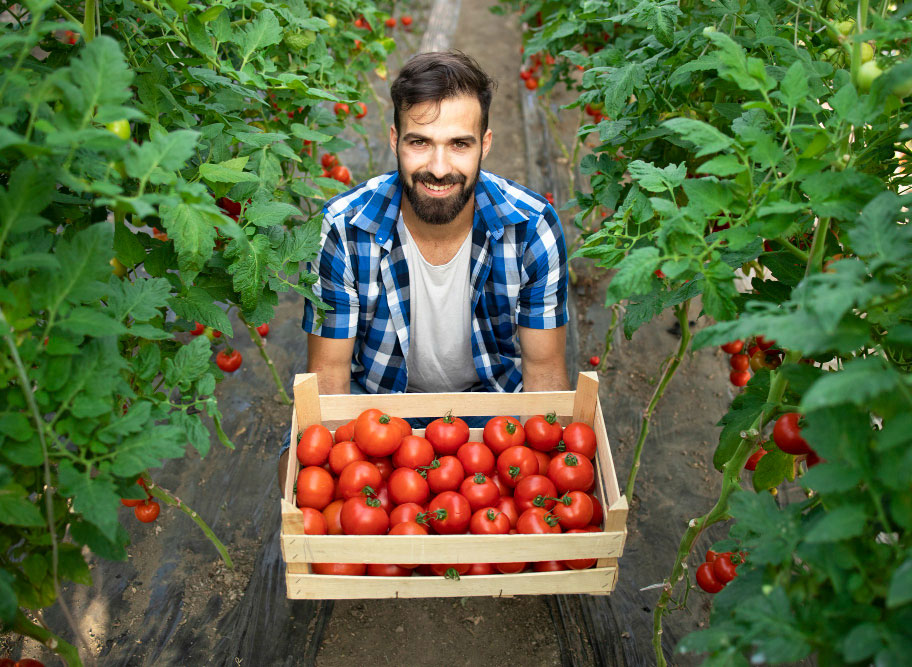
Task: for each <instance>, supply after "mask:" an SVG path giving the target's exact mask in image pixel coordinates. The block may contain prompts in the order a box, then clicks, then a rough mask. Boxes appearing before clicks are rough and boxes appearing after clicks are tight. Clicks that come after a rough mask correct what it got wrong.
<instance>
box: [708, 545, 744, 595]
mask: <svg viewBox="0 0 912 667" xmlns="http://www.w3.org/2000/svg"><path fill="white" fill-rule="evenodd" d="M742 562H744V554H736V553H734V552H731V551H726V552H723V553H716V552H715V551H713V550H712V549H710V550H709V551H707V552H706V559H705V562H704V563H703V564H702V565H700V567H698V568H697V585H698V586H699V587H700V588H702V589H703V590H704V591H706V592H707V593H718V592H719V591H721V590H722V589H723V588H725V586H726V585H727V584H728V582H729V581H731V580H732V579H734V578H735V577H737V576H738V566H739V565H740V564H741V563H742Z"/></svg>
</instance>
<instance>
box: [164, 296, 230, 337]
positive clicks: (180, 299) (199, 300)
mask: <svg viewBox="0 0 912 667" xmlns="http://www.w3.org/2000/svg"><path fill="white" fill-rule="evenodd" d="M168 305H169V306H170V307H171V309H172V310H173V311H174V312H175V313H176V314H177V316H178V317H182V318H183V319H185V320H187V321H189V322H200V323H202V324H205V325H206V326H210V327H212V328H213V329H215V330H216V331H221V332H222V333H223V334H225V335H226V336H228V338H233V337H234V329H233V328H232V326H231V320H229V319H228V316H227V315H226V314H225V311H223V310H222V309H221V308H219V307H218V305H216V304H215V302H214V300H213V298H212V296H211V295H210V294H209V292H207V291H206V290H204V289H202V288H201V287H191V288H190V289H189V290H187V293H186V294H181V295H178V296H174V297H171V298H170V299H169V300H168Z"/></svg>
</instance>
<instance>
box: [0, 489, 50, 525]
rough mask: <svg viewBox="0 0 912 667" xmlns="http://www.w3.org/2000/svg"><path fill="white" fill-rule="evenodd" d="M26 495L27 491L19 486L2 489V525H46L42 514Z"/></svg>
mask: <svg viewBox="0 0 912 667" xmlns="http://www.w3.org/2000/svg"><path fill="white" fill-rule="evenodd" d="M26 495H27V492H26V490H25V489H23V488H22V487H21V486H19V485H18V484H11V485H9V486H7V487H6V488H3V489H0V523H2V524H6V525H7V526H43V525H45V522H44V517H42V516H41V512H39V511H38V508H37V507H35V504H34V503H33V502H31V501H29V500H28V498H27V497H26Z"/></svg>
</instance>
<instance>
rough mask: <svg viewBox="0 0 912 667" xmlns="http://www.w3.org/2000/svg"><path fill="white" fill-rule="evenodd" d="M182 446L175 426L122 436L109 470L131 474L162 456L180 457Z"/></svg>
mask: <svg viewBox="0 0 912 667" xmlns="http://www.w3.org/2000/svg"><path fill="white" fill-rule="evenodd" d="M184 349H186V348H184ZM185 449H186V446H185V440H184V432H183V429H180V428H177V427H175V426H156V427H155V428H154V429H146V430H145V431H142V432H140V433H138V434H136V435H133V436H130V437H128V438H125V439H124V441H123V442H122V443H120V444H119V445H118V446H117V449H116V450H115V452H114V460H113V462H112V464H111V472H112V473H114V474H115V475H117V476H118V477H133V476H135V475H139V474H140V473H141V472H143V471H145V470H147V469H149V468H158V467H160V466H161V465H162V463H164V461H165V459H177V458H180V457H182V456H183V455H184V451H185Z"/></svg>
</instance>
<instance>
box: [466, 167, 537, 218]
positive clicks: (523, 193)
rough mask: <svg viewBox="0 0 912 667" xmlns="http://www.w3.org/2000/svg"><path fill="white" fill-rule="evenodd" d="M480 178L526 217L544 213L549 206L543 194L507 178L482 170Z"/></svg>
mask: <svg viewBox="0 0 912 667" xmlns="http://www.w3.org/2000/svg"><path fill="white" fill-rule="evenodd" d="M480 179H481V180H482V182H483V183H484V184H485V185H486V186H487V187H489V188H491V189H492V190H495V191H496V192H498V193H499V194H500V195H501V196H502V197H503V198H504V199H505V200H506V201H507V202H508V203H509V204H511V205H512V206H513V207H514V208H515V209H517V210H518V211H520V212H522V213H525V214H527V217H538V216H541V215H545V213H546V211H547V209H548V208H549V206H550V204H548V200H547V199H545V198H544V196H542V195H540V194H538V193H537V192H535V191H534V190H531V189H529V188H527V187H526V186H525V185H522V184H520V183H517V182H516V181H511V180H510V179H509V178H504V177H503V176H498V175H497V174H493V173H491V172H489V171H485V170H482V172H481V177H480ZM552 211H553V209H552Z"/></svg>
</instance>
